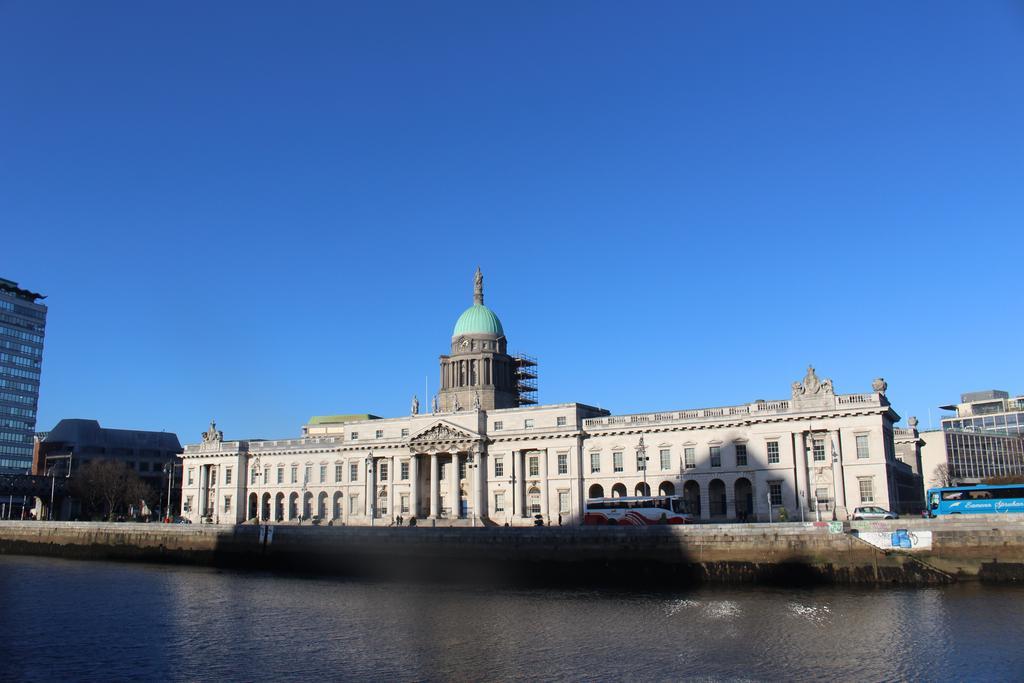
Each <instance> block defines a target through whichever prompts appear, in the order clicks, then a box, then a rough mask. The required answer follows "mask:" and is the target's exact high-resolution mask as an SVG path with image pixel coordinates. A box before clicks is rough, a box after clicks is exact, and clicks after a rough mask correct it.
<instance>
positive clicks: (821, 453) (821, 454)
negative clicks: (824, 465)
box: [811, 439, 825, 462]
mask: <svg viewBox="0 0 1024 683" xmlns="http://www.w3.org/2000/svg"><path fill="white" fill-rule="evenodd" d="M811 450H812V451H813V453H814V462H824V460H825V440H824V439H813V440H812V441H811Z"/></svg>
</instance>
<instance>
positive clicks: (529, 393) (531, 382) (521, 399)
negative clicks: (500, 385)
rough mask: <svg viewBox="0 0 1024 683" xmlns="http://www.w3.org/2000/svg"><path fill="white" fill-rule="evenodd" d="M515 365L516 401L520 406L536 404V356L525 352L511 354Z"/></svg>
mask: <svg viewBox="0 0 1024 683" xmlns="http://www.w3.org/2000/svg"><path fill="white" fill-rule="evenodd" d="M512 360H513V361H515V367H516V403H517V405H520V406H535V405H537V358H536V357H534V356H528V355H526V354H525V353H516V354H513V355H512Z"/></svg>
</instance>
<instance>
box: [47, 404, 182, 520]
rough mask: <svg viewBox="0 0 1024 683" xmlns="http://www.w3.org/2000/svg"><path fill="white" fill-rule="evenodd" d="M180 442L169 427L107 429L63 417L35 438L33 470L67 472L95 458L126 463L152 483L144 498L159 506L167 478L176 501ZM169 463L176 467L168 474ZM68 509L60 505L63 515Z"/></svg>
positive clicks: (166, 492)
mask: <svg viewBox="0 0 1024 683" xmlns="http://www.w3.org/2000/svg"><path fill="white" fill-rule="evenodd" d="M181 450H182V449H181V443H180V442H179V441H178V436H177V435H176V434H174V433H173V432H152V431H142V430H137V429H110V428H109V427H101V426H100V423H99V422H97V421H96V420H79V419H65V420H61V421H60V422H58V423H57V426H55V427H54V428H53V429H51V430H50V431H49V432H47V433H46V435H45V437H44V438H42V439H37V441H36V445H35V452H34V453H33V456H32V474H34V475H49V474H55V475H56V476H66V475H68V474H69V473H70V475H71V476H72V477H73V476H74V474H75V472H77V471H78V470H79V469H81V468H82V467H84V466H85V465H88V464H89V463H90V462H92V461H94V460H117V461H120V462H123V463H125V464H126V465H127V466H128V468H129V469H130V470H133V471H134V472H135V473H137V474H138V475H139V477H140V478H141V479H142V480H143V481H145V482H146V483H147V484H149V485H150V487H151V488H152V489H153V494H154V499H153V500H151V501H147V504H148V505H150V506H151V507H152V508H153V509H154V510H155V509H156V508H158V507H159V508H161V510H162V509H163V504H164V501H165V500H166V499H167V494H168V488H169V487H168V484H172V486H171V487H170V489H171V503H172V506H173V507H174V508H175V509H176V508H177V507H178V506H179V505H180V499H181V498H180V495H181V467H180V461H179V459H178V456H179V455H180V454H181ZM170 467H175V470H174V479H173V481H171V480H170V474H171V471H170V469H169V468H170ZM69 514H70V512H69V511H67V510H64V511H62V515H61V516H62V518H66V517H67V516H69Z"/></svg>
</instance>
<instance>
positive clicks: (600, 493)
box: [587, 484, 604, 498]
mask: <svg viewBox="0 0 1024 683" xmlns="http://www.w3.org/2000/svg"><path fill="white" fill-rule="evenodd" d="M587 498H604V487H603V486H601V485H600V484H594V485H593V486H591V487H590V490H589V491H587Z"/></svg>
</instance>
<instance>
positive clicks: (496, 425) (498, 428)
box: [494, 420, 505, 432]
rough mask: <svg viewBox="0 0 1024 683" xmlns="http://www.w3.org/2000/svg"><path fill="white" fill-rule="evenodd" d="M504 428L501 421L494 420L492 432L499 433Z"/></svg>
mask: <svg viewBox="0 0 1024 683" xmlns="http://www.w3.org/2000/svg"><path fill="white" fill-rule="evenodd" d="M504 428H505V423H504V422H502V421H501V420H495V421H494V431H496V432H500V431H501V430H502V429H504Z"/></svg>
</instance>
